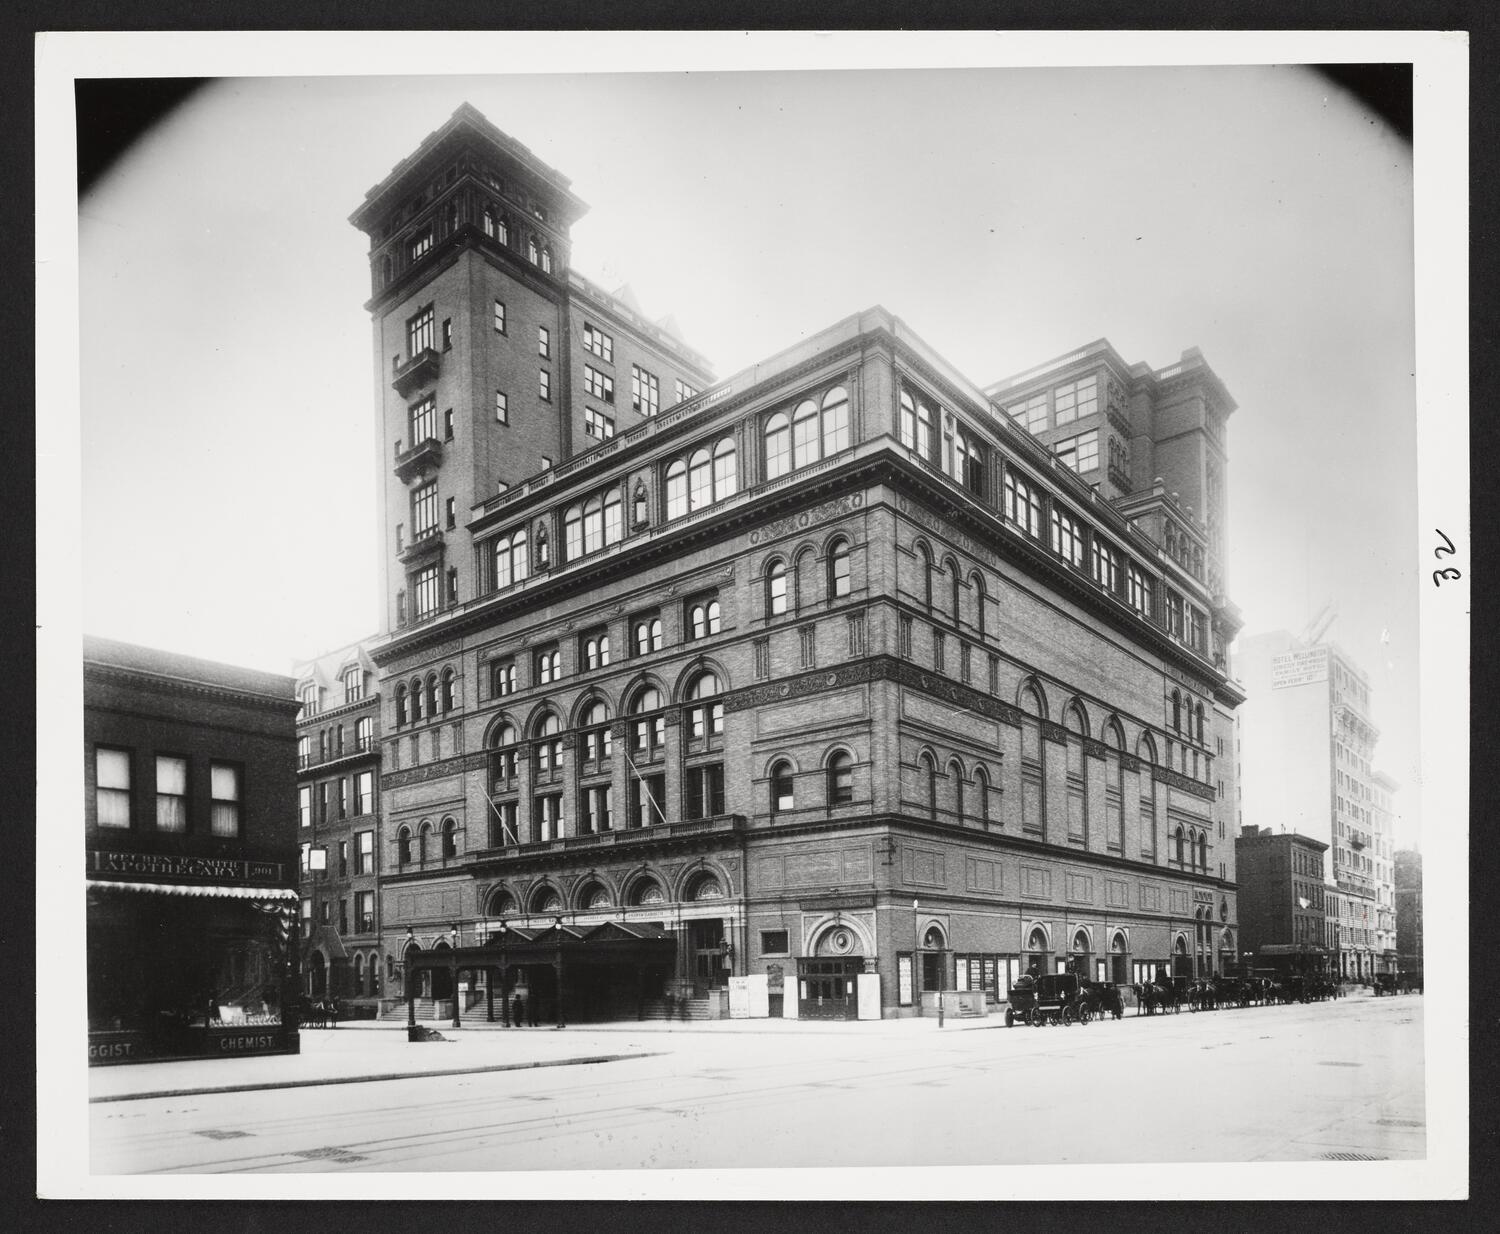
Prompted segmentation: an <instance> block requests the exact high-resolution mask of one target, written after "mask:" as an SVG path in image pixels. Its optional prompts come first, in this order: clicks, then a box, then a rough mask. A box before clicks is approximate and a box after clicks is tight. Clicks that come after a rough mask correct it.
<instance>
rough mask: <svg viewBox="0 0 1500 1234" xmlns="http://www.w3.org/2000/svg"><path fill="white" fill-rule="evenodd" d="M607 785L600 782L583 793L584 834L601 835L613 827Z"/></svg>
mask: <svg viewBox="0 0 1500 1234" xmlns="http://www.w3.org/2000/svg"><path fill="white" fill-rule="evenodd" d="M609 805H610V803H609V785H607V784H600V785H596V786H595V787H593V788H590V789H588V790H587V791H586V792H585V793H584V794H583V829H584V834H586V835H602V834H603V833H604V832H606V831H610V830H612V829H613V827H614V821H613V818H612V816H611V814H610V808H609Z"/></svg>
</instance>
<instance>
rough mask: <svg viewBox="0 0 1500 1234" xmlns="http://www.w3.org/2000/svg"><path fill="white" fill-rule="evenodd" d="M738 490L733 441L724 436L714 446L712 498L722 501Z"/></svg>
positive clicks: (737, 473) (736, 461)
mask: <svg viewBox="0 0 1500 1234" xmlns="http://www.w3.org/2000/svg"><path fill="white" fill-rule="evenodd" d="M738 491H739V465H738V460H737V459H736V457H735V453H734V441H733V439H732V438H729V437H725V438H723V439H721V440H720V442H719V444H718V445H716V446H715V447H714V500H715V501H723V500H724V498H726V497H733V496H734V495H735V493H736V492H738Z"/></svg>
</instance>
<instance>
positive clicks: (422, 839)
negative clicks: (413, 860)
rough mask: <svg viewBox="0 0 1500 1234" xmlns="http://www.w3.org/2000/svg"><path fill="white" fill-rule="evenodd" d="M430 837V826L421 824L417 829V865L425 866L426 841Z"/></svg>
mask: <svg viewBox="0 0 1500 1234" xmlns="http://www.w3.org/2000/svg"><path fill="white" fill-rule="evenodd" d="M430 835H432V824H431V823H423V824H422V825H421V826H420V827H418V828H417V864H418V865H426V864H427V839H428V837H429V836H430Z"/></svg>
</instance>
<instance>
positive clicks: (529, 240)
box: [526, 236, 541, 266]
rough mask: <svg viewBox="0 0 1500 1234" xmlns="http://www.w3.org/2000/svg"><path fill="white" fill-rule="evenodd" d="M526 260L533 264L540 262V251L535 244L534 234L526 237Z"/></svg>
mask: <svg viewBox="0 0 1500 1234" xmlns="http://www.w3.org/2000/svg"><path fill="white" fill-rule="evenodd" d="M526 260H527V261H529V262H530V263H531V264H532V265H534V266H535V265H539V264H541V253H540V250H538V248H537V246H536V237H535V236H527V237H526Z"/></svg>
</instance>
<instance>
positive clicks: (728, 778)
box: [302, 107, 1242, 1021]
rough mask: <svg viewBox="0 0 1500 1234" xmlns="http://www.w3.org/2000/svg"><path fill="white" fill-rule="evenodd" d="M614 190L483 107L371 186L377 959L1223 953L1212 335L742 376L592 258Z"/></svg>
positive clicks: (784, 1005)
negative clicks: (592, 182)
mask: <svg viewBox="0 0 1500 1234" xmlns="http://www.w3.org/2000/svg"><path fill="white" fill-rule="evenodd" d="M584 208H585V207H584V205H583V203H582V202H581V201H579V200H578V198H577V197H575V196H574V195H573V193H572V191H571V188H570V186H569V182H568V180H567V179H566V178H565V177H563V176H562V175H561V174H560V173H558V172H557V171H555V170H553V169H551V168H549V167H547V166H546V165H544V164H543V163H541V162H540V160H538V159H537V158H536V156H535V155H533V154H532V153H531V152H530V151H529V150H527V149H526V148H525V147H524V146H522V145H521V144H520V143H519V142H517V141H515V140H514V139H513V138H511V137H509V136H507V135H506V134H504V133H502V132H500V130H498V129H496V128H495V127H494V126H493V125H491V124H490V123H489V122H488V121H487V120H485V119H484V117H483V116H481V115H479V113H478V112H476V111H474V110H473V109H472V108H470V107H463V108H460V109H459V110H458V111H457V112H456V113H455V114H454V115H453V117H452V118H451V119H449V120H448V121H447V122H446V123H445V124H443V125H442V127H441V128H439V129H438V130H437V131H436V132H434V133H433V134H431V135H430V136H429V137H428V138H427V139H426V140H424V141H423V142H422V143H421V145H420V147H419V148H418V149H417V150H416V151H415V152H414V153H413V154H412V155H411V156H410V157H408V158H406V159H404V160H402V161H401V162H400V163H399V164H397V166H396V167H395V168H394V169H393V171H392V172H391V174H390V175H389V176H387V177H386V178H385V179H384V180H383V181H382V182H381V183H380V184H378V185H377V186H375V187H374V188H373V189H371V190H370V191H369V192H368V193H367V194H366V196H365V200H364V202H363V204H362V205H361V206H360V208H359V209H358V210H357V211H356V212H355V214H354V215H353V218H352V221H353V222H354V224H355V225H356V226H358V227H359V228H360V229H361V230H363V231H364V232H365V233H367V234H368V235H369V237H370V252H369V259H370V271H371V279H372V284H371V286H372V297H371V299H370V300H369V302H368V303H367V305H366V307H367V309H368V310H369V311H370V313H371V316H372V325H373V338H374V348H375V357H376V361H375V368H376V390H377V394H376V409H375V410H376V423H377V425H378V432H379V452H378V466H379V469H380V473H381V475H380V492H381V498H380V513H379V519H380V527H381V535H382V545H383V548H382V558H383V562H384V569H385V580H384V602H383V603H384V614H383V619H382V622H381V634H380V635H379V636H378V637H377V638H376V639H375V640H374V641H373V642H372V643H371V644H370V646H369V648H368V650H369V655H370V658H371V661H372V662H373V664H374V665H375V667H376V669H377V671H378V674H379V681H378V684H379V693H380V701H379V706H380V708H381V709H382V714H383V724H382V726H381V736H380V765H381V784H380V802H379V818H380V827H379V834H378V837H377V846H376V847H377V852H376V860H377V865H378V870H379V894H378V899H379V901H380V904H379V907H378V909H377V914H376V915H377V923H378V933H379V936H380V937H379V941H378V943H377V945H376V947H375V948H374V950H375V951H376V952H378V953H379V954H380V955H381V956H382V957H383V958H384V962H383V966H382V973H383V974H384V973H392V975H394V974H393V970H391V969H390V968H389V967H387V966H388V965H389V964H390V961H391V960H392V958H394V960H395V962H396V964H397V965H399V966H401V968H402V976H403V980H402V988H406V989H409V990H411V991H412V992H413V993H414V994H415V995H419V996H421V997H422V998H423V999H424V1000H425V999H426V998H431V999H432V1000H434V1003H435V1004H441V1005H442V1006H443V1007H444V1008H445V1013H446V1012H447V1011H451V1010H452V1009H453V1007H454V1004H455V1003H457V1004H459V1006H458V1008H457V1010H458V1012H459V1013H460V1014H463V1013H465V1011H466V1008H465V1007H464V1006H463V1005H462V1004H463V1003H464V1002H466V1001H467V1002H468V1003H470V1004H472V1005H473V1006H474V1007H475V1009H476V1010H475V1011H474V1012H469V1013H470V1014H473V1013H477V1008H478V1007H480V1006H483V1007H484V1013H485V1014H488V1012H489V1008H490V1006H491V1000H492V997H493V995H494V994H495V993H497V992H503V993H512V992H514V991H516V990H521V989H524V990H525V991H526V997H527V998H528V1000H536V999H540V1000H542V1001H543V1004H544V1005H545V1006H547V1007H548V1008H549V1009H552V1010H555V1011H556V1012H557V1013H558V1014H559V1015H561V1014H562V1013H563V1010H564V1008H566V1009H567V1019H568V1020H570V1021H572V1020H577V1019H587V1018H602V1017H612V1016H621V1015H625V1016H630V1017H634V1016H636V1015H638V1014H647V1013H648V1012H647V1006H648V1004H652V1003H654V1002H656V1001H657V1000H666V999H672V1000H679V1001H678V1002H677V1003H676V1004H675V1005H679V1006H680V1005H681V1001H682V1000H685V1001H686V1002H688V1003H689V1004H691V1005H693V1009H694V1011H695V1012H701V1013H703V1014H715V1013H716V1012H722V1011H723V1010H724V1009H725V1008H726V1007H727V1005H728V1000H727V993H728V990H727V986H728V982H729V979H730V978H731V977H745V978H748V979H749V982H750V985H751V986H752V987H753V988H755V989H757V990H759V991H761V992H763V994H764V999H765V1001H764V1003H758V1004H757V1005H758V1006H763V1007H765V1008H766V1009H767V1010H769V1011H770V1012H771V1014H785V1015H788V1016H798V1015H805V1016H823V1017H829V1016H838V1017H846V1018H855V1017H856V1016H858V1017H862V1018H872V1017H879V1016H882V1015H906V1014H912V1013H914V1011H916V1010H917V1009H919V1008H922V1007H927V1008H930V1007H931V1006H932V1000H933V999H935V998H936V997H937V992H938V990H939V989H946V990H950V991H951V990H955V989H956V990H960V991H964V992H966V993H968V994H970V995H973V994H975V993H979V992H982V993H983V994H984V995H985V996H986V998H987V999H988V1000H991V1001H993V1000H996V999H1000V998H1003V997H1004V996H1005V994H1006V991H1007V989H1008V986H1009V982H1010V981H1011V980H1012V979H1013V978H1014V977H1015V976H1017V975H1018V974H1019V973H1021V972H1024V971H1025V970H1026V968H1028V967H1030V966H1031V965H1036V966H1038V967H1041V968H1043V969H1045V970H1047V971H1053V970H1055V969H1057V968H1060V967H1064V966H1067V965H1074V966H1077V967H1078V968H1080V969H1081V970H1083V971H1085V972H1087V973H1089V974H1090V975H1091V976H1095V977H1107V978H1109V979H1113V980H1119V981H1128V980H1131V979H1132V978H1137V977H1139V976H1140V975H1141V974H1143V973H1150V972H1154V971H1155V969H1156V968H1157V967H1158V966H1161V965H1171V966H1173V967H1174V968H1175V969H1176V970H1177V971H1179V972H1188V973H1208V972H1213V971H1219V970H1221V969H1222V968H1223V967H1224V966H1225V965H1226V964H1228V963H1231V962H1233V960H1234V959H1235V957H1236V955H1237V952H1238V936H1237V931H1238V923H1237V919H1236V907H1235V906H1236V884H1235V866H1234V844H1233V837H1232V834H1231V833H1230V831H1229V830H1228V827H1227V825H1226V820H1227V819H1229V818H1230V817H1232V815H1231V811H1232V803H1233V802H1234V800H1235V796H1236V794H1235V784H1234V759H1233V757H1232V743H1231V741H1230V737H1231V728H1230V717H1231V716H1232V714H1233V711H1234V708H1235V707H1236V706H1237V705H1238V704H1239V702H1240V701H1241V698H1242V692H1241V691H1240V689H1239V687H1238V686H1237V685H1236V683H1235V682H1233V681H1232V680H1231V679H1230V678H1229V676H1228V674H1227V664H1226V649H1227V647H1228V645H1229V643H1230V642H1231V641H1232V640H1233V638H1234V637H1235V634H1236V633H1237V632H1238V628H1239V624H1240V619H1239V615H1238V613H1237V611H1236V610H1235V608H1234V606H1233V604H1231V603H1230V601H1229V599H1228V598H1227V596H1226V595H1225V593H1224V582H1223V566H1222V562H1223V560H1224V555H1225V552H1224V532H1225V525H1224V499H1225V488H1224V485H1225V467H1226V465H1227V463H1226V458H1227V456H1226V436H1227V422H1228V419H1229V416H1230V415H1231V413H1232V412H1233V411H1234V410H1235V404H1234V401H1233V399H1232V398H1231V397H1230V395H1229V393H1228V391H1227V390H1226V389H1225V388H1224V385H1223V383H1222V381H1221V380H1220V379H1219V377H1218V376H1217V375H1216V374H1215V373H1214V371H1213V369H1212V368H1211V367H1210V366H1209V365H1208V363H1207V362H1206V361H1205V360H1204V358H1203V357H1202V356H1201V355H1200V354H1199V353H1198V352H1197V351H1196V350H1191V349H1190V350H1189V351H1186V352H1184V353H1183V354H1182V356H1181V358H1180V359H1179V360H1178V361H1176V362H1174V363H1172V364H1169V365H1167V366H1165V367H1163V368H1153V367H1151V366H1150V365H1147V364H1141V363H1136V364H1131V363H1128V362H1127V361H1125V360H1124V359H1123V358H1122V357H1121V356H1120V355H1119V354H1118V353H1116V352H1115V350H1114V349H1113V348H1112V347H1111V346H1110V345H1109V343H1108V342H1106V341H1104V340H1102V339H1101V340H1098V341H1095V342H1092V343H1089V344H1087V345H1085V346H1082V347H1080V348H1078V349H1077V350H1075V351H1072V352H1070V353H1069V354H1067V355H1065V356H1062V357H1059V358H1058V359H1056V360H1054V361H1051V362H1049V363H1046V364H1043V365H1041V366H1039V367H1037V368H1035V369H1033V370H1031V371H1029V372H1026V373H1022V374H1020V375H1018V376H1016V377H1014V378H1010V379H1006V380H1003V381H1000V382H996V383H994V384H993V385H991V386H990V387H988V388H987V389H981V388H980V387H978V386H976V385H975V384H974V383H972V382H971V381H970V380H968V379H967V378H966V377H965V376H964V375H963V374H961V373H960V372H958V371H957V370H956V369H955V368H954V367H953V366H952V365H951V364H950V363H948V362H947V361H946V360H944V359H943V358H942V356H941V355H939V354H938V353H937V352H936V351H935V350H934V349H933V348H932V347H930V346H929V345H928V344H927V343H926V342H925V341H923V340H922V339H920V338H918V337H917V336H916V335H915V334H913V333H912V331H911V330H910V329H909V328H908V327H907V326H906V325H905V323H904V322H902V321H901V319H900V318H898V317H895V316H894V315H892V314H891V313H889V312H887V311H886V310H884V309H882V308H870V309H866V310H864V311H862V312H859V313H855V314H853V315H851V316H849V317H847V318H845V319H844V320H842V321H839V322H836V323H834V324H832V325H830V326H829V327H828V328H827V329H825V330H822V331H820V332H818V333H816V334H814V335H812V336H810V337H808V338H806V339H804V340H802V341H801V342H799V343H797V344H796V345H795V346H793V347H790V348H788V349H786V350H785V351H783V352H780V353H778V354H776V355H773V356H770V357H767V358H765V359H763V360H761V361H760V362H758V363H757V364H755V365H753V366H752V367H750V368H747V369H745V370H743V371H741V372H739V373H736V374H734V375H732V376H730V377H729V378H727V379H725V380H720V381H715V380H714V378H713V375H712V373H711V372H710V370H709V368H708V365H707V363H706V362H705V361H704V360H703V358H702V357H700V356H699V355H698V354H697V353H696V352H694V351H692V350H691V349H690V348H688V347H687V346H686V345H684V344H683V343H682V342H681V341H680V340H679V339H678V338H677V337H676V335H675V333H674V332H673V331H672V330H671V329H670V328H669V326H668V325H667V324H666V323H665V322H664V321H658V322H651V321H648V320H646V319H645V318H644V317H643V316H642V314H641V313H640V311H639V309H638V307H637V306H636V305H634V303H633V302H632V301H631V299H630V297H629V296H628V295H627V294H626V293H624V292H623V291H622V292H619V293H616V294H607V293H605V292H604V291H602V290H601V289H599V288H597V287H595V286H594V285H592V284H591V283H589V282H588V281H587V280H585V279H583V278H582V277H581V276H579V275H578V274H577V273H576V272H574V271H573V270H572V269H571V265H570V260H569V228H570V226H571V224H572V222H573V221H574V220H576V219H577V218H578V217H579V216H580V215H581V214H582V213H583V210H584ZM329 718H330V717H328V716H324V717H322V722H319V721H318V720H317V718H316V717H311V716H309V715H304V719H303V727H302V731H303V733H304V735H307V734H309V733H310V732H311V731H313V730H315V729H325V728H326V727H327V721H328V720H329ZM312 778H316V779H321V773H319V774H318V775H317V776H315V777H312ZM330 834H332V833H330ZM316 894H318V893H315V898H316ZM332 911H334V910H330V912H332ZM314 912H315V914H316V917H317V920H316V922H315V927H314V928H315V930H316V929H318V928H321V927H322V914H323V909H322V908H321V906H318V907H316V908H315V909H314ZM346 946H347V944H346ZM365 946H366V945H365V944H364V943H361V944H360V948H357V949H356V954H358V953H359V950H360V949H362V948H364V947H365ZM366 954H367V955H368V954H369V952H368V951H366ZM367 963H368V961H367ZM367 971H368V969H367ZM461 996H467V998H463V997H461ZM757 997H759V995H757ZM502 1005H503V1004H502ZM387 1010H388V1011H389V1010H391V1009H390V1008H387ZM433 1010H434V1012H435V1011H436V1007H435V1006H434V1008H433Z"/></svg>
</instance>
